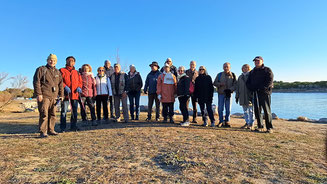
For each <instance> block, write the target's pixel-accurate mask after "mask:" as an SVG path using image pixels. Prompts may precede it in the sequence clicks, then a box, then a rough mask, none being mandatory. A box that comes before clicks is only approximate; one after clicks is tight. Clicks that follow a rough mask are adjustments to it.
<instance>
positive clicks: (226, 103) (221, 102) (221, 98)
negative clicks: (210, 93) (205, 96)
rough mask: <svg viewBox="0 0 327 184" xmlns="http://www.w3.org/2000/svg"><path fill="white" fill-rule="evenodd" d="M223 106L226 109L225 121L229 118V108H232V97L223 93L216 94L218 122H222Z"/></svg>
mask: <svg viewBox="0 0 327 184" xmlns="http://www.w3.org/2000/svg"><path fill="white" fill-rule="evenodd" d="M224 107H225V109H226V115H225V122H228V121H229V120H230V110H231V109H232V97H230V98H226V97H225V95H224V94H222V95H221V94H218V113H219V123H222V122H224V114H223V113H224Z"/></svg>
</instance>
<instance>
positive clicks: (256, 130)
mask: <svg viewBox="0 0 327 184" xmlns="http://www.w3.org/2000/svg"><path fill="white" fill-rule="evenodd" d="M254 132H263V128H256V129H254Z"/></svg>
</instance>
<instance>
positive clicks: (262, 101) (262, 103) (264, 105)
mask: <svg viewBox="0 0 327 184" xmlns="http://www.w3.org/2000/svg"><path fill="white" fill-rule="evenodd" d="M253 101H254V114H255V117H256V119H257V122H258V128H263V120H262V114H261V112H262V109H263V112H264V116H265V122H266V128H267V130H269V129H271V128H273V125H272V115H271V108H270V104H271V95H269V94H265V93H263V92H254V100H253ZM258 101H259V103H258Z"/></svg>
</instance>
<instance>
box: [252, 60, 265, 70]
mask: <svg viewBox="0 0 327 184" xmlns="http://www.w3.org/2000/svg"><path fill="white" fill-rule="evenodd" d="M254 64H255V67H256V68H260V67H261V66H262V64H263V61H262V60H261V59H256V60H254Z"/></svg>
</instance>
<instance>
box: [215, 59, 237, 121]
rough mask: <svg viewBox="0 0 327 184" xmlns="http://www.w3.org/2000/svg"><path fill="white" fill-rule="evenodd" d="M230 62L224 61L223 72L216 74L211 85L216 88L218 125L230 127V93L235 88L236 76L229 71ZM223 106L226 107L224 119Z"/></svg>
mask: <svg viewBox="0 0 327 184" xmlns="http://www.w3.org/2000/svg"><path fill="white" fill-rule="evenodd" d="M230 68H231V67H230V63H224V65H223V69H224V71H223V72H220V73H218V74H217V76H216V79H215V81H214V83H213V85H214V86H215V87H216V88H217V92H218V114H219V124H218V126H219V125H221V124H222V125H223V126H224V127H230V123H229V120H230V111H231V108H232V98H231V96H232V93H233V91H235V89H236V81H237V78H236V76H235V74H234V73H233V72H231V71H230ZM224 106H225V109H226V115H225V120H224V114H223V111H224Z"/></svg>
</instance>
